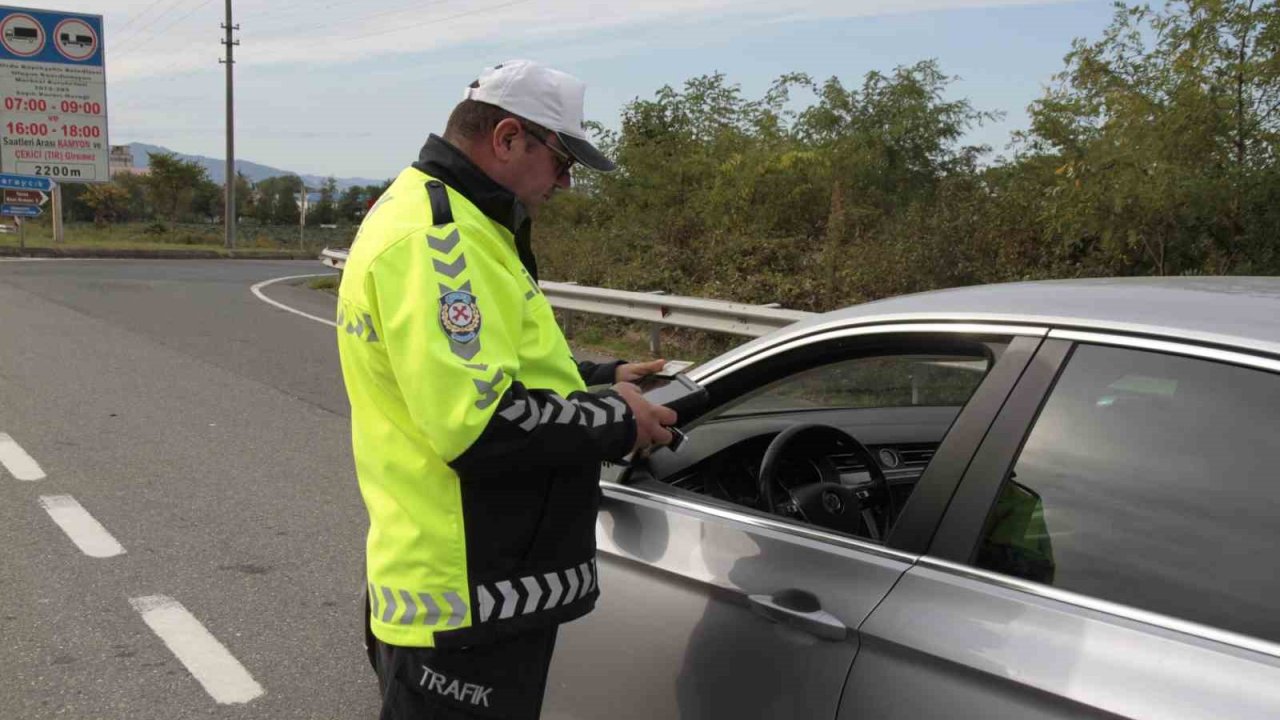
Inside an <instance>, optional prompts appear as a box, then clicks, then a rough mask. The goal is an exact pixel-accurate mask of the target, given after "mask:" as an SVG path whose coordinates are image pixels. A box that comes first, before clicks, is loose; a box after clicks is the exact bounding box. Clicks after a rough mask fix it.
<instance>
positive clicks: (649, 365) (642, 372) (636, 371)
mask: <svg viewBox="0 0 1280 720" xmlns="http://www.w3.org/2000/svg"><path fill="white" fill-rule="evenodd" d="M666 364H667V361H666V360H651V361H650V362H646V363H626V364H625V365H619V366H618V368H617V369H616V370H614V371H613V381H614V382H620V383H621V382H625V383H633V382H638V381H640V380H642V379H644V378H646V377H648V376H650V375H652V374H654V373H656V372H658V371H659V370H661V369H662V366H663V365H666Z"/></svg>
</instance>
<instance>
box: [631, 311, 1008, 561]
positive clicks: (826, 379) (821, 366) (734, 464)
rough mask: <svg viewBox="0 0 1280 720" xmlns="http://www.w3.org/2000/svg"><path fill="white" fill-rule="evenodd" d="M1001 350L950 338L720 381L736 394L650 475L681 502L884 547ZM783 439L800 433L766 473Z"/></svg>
mask: <svg viewBox="0 0 1280 720" xmlns="http://www.w3.org/2000/svg"><path fill="white" fill-rule="evenodd" d="M1007 347H1008V339H1007V338H994V337H992V338H956V337H954V336H951V335H945V336H940V337H928V336H912V337H909V338H898V337H895V338H892V339H891V340H886V339H885V338H884V337H876V338H870V339H867V338H859V339H858V341H857V342H856V343H855V342H846V341H843V340H842V342H841V344H829V345H825V346H814V347H809V348H803V349H801V350H798V351H794V352H793V353H792V354H790V355H786V356H782V357H781V358H779V359H778V360H777V361H776V362H774V363H769V364H762V365H761V366H757V367H752V368H749V369H748V370H747V371H746V372H744V373H743V374H742V375H740V376H739V377H735V378H731V379H730V380H728V381H722V382H725V383H726V384H728V385H730V386H732V390H733V391H736V392H737V393H738V394H737V395H736V396H735V397H734V398H733V399H732V400H727V401H725V403H724V404H722V405H720V406H719V407H715V408H714V409H713V410H711V411H709V412H707V413H706V414H704V415H702V416H701V417H699V418H697V419H696V420H695V421H694V422H692V423H690V424H689V425H687V426H685V431H686V432H687V434H688V441H687V442H686V443H685V445H684V447H683V448H682V449H681V450H680V451H679V452H677V453H670V452H659V453H655V454H654V455H653V456H651V457H650V458H649V464H648V467H647V469H648V470H649V471H651V472H652V476H653V477H654V478H655V480H656V481H658V482H659V483H662V484H665V485H666V486H669V487H671V488H675V489H676V490H677V491H681V492H684V493H690V494H696V495H699V496H704V497H707V498H709V499H711V500H714V501H717V502H719V503H722V504H732V505H735V506H739V507H743V508H747V509H750V510H753V511H758V512H762V513H768V514H770V515H773V516H775V517H779V518H782V519H784V520H788V521H792V522H797V523H803V524H809V525H816V526H819V527H822V528H823V529H826V530H830V531H835V532H840V533H845V534H850V535H855V536H858V537H861V538H864V539H869V540H872V541H875V542H883V541H884V538H886V537H888V535H889V532H890V531H891V530H892V528H893V526H894V524H895V522H896V521H897V519H898V517H899V516H900V514H901V512H902V510H903V508H904V507H906V503H907V500H908V499H909V498H910V495H911V494H912V492H913V490H914V488H915V485H916V483H917V482H918V481H919V479H920V477H921V475H922V474H923V473H924V471H925V469H926V468H927V467H928V465H929V464H930V462H932V458H933V456H934V454H935V453H936V451H937V449H938V447H939V446H940V444H941V443H942V441H943V439H944V437H945V436H946V434H947V432H948V431H949V429H950V428H951V426H952V424H953V423H954V422H955V419H956V417H957V416H958V415H959V413H960V412H961V409H962V408H963V407H964V405H965V404H966V403H967V402H968V401H969V398H970V397H971V396H972V395H973V393H974V392H975V390H976V389H977V388H978V386H979V385H980V384H981V383H982V381H983V379H984V378H986V376H987V374H988V373H989V372H990V369H991V368H992V367H993V366H994V364H995V362H996V359H998V358H999V357H1000V356H1001V355H1002V353H1003V352H1004V350H1005V349H1006V348H1007ZM711 391H712V394H713V395H715V394H716V393H717V392H726V391H725V390H724V389H723V386H722V387H713V388H712V389H711ZM788 429H794V430H796V431H797V432H793V433H790V434H788V436H787V439H786V443H787V444H786V445H785V446H783V447H782V449H779V450H775V452H774V453H773V454H772V455H770V456H769V457H770V458H771V459H770V463H771V464H770V465H766V464H765V457H766V454H767V452H768V450H769V448H770V447H771V446H773V445H774V443H775V442H777V441H778V438H779V437H781V436H782V434H783V432H784V431H786V430H788ZM800 430H803V433H799V434H798V436H797V433H798V431H800ZM848 437H852V438H853V439H854V440H856V441H857V442H859V443H860V444H861V445H862V446H863V447H864V448H865V450H866V452H865V453H864V452H862V451H858V450H856V448H855V447H854V446H852V445H851V444H850V443H849V442H848V441H847V438H848ZM766 468H767V469H768V470H769V472H766Z"/></svg>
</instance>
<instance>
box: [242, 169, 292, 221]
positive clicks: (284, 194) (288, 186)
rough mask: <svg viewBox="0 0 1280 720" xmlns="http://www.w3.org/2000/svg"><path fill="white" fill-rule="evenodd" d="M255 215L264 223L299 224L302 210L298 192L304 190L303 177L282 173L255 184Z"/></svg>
mask: <svg viewBox="0 0 1280 720" xmlns="http://www.w3.org/2000/svg"><path fill="white" fill-rule="evenodd" d="M254 189H255V193H256V203H255V206H254V210H255V217H256V218H257V220H258V222H259V223H261V224H263V225H297V224H298V220H299V214H300V211H299V209H298V201H297V200H296V199H295V197H294V196H295V195H296V194H297V193H300V192H302V178H300V177H298V176H297V175H281V176H278V177H271V178H267V179H265V180H261V181H259V182H258V184H257V185H256V186H255V188H254Z"/></svg>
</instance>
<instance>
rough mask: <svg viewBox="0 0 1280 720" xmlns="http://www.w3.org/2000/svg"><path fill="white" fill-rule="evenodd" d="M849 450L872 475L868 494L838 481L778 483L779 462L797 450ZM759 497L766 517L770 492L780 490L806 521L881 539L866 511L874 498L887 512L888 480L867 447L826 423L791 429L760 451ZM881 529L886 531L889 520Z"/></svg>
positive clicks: (773, 509) (773, 502) (774, 505)
mask: <svg viewBox="0 0 1280 720" xmlns="http://www.w3.org/2000/svg"><path fill="white" fill-rule="evenodd" d="M833 449H834V450H846V451H848V452H851V453H852V454H853V455H854V457H856V458H857V459H858V460H859V461H861V462H862V464H863V465H864V466H865V467H866V469H867V473H868V474H869V475H870V476H871V483H872V485H873V490H871V491H868V490H867V489H866V487H865V486H864V487H849V486H847V485H842V484H840V483H838V482H826V481H819V482H813V483H809V484H806V485H802V486H800V487H795V488H789V487H787V486H786V485H783V484H782V483H780V482H778V480H779V478H778V474H779V468H780V467H781V465H782V459H783V458H784V457H786V456H787V455H788V454H791V453H795V452H796V451H798V450H803V451H805V453H806V454H808V455H811V456H812V455H819V454H829V453H830V452H831V451H832V450H833ZM759 478H760V480H759V481H760V496H761V497H762V498H764V501H765V505H766V507H767V509H768V510H769V512H770V513H774V514H776V513H777V512H778V505H779V503H778V501H777V499H775V496H774V493H775V488H782V489H783V490H784V491H786V493H787V494H788V495H789V496H790V503H789V507H791V508H794V510H795V511H796V513H797V514H799V515H800V517H801V519H803V520H805V521H806V522H809V523H813V524H814V525H819V526H821V527H826V528H831V529H833V530H839V531H842V532H848V533H852V534H855V535H861V536H864V537H870V538H871V539H872V540H876V541H879V540H882V539H883V537H882V533H881V528H880V527H879V526H878V524H877V522H876V518H875V515H874V514H873V513H872V512H871V507H872V505H874V504H876V502H877V499H876V498H875V497H874V496H875V495H881V498H882V501H883V502H884V503H885V504H886V506H887V507H889V508H890V510H891V509H892V505H891V504H892V502H893V500H892V496H891V495H890V494H889V480H888V478H886V477H885V475H884V471H883V470H881V469H880V465H879V463H877V462H876V459H875V457H873V456H872V455H871V451H870V450H867V447H866V446H865V445H863V444H862V443H860V442H858V440H857V439H856V438H854V437H853V436H852V435H850V434H849V433H847V432H845V431H843V430H841V429H839V428H834V427H831V426H830V425H816V424H805V425H793V426H791V427H789V428H787V429H786V430H783V431H782V432H780V433H778V435H777V437H775V438H774V439H773V442H771V443H769V447H768V449H767V450H765V451H764V459H763V460H762V461H761V462H760V475H759ZM885 525H886V527H885V528H884V529H886V530H887V529H888V528H887V525H888V517H887V516H886V518H885Z"/></svg>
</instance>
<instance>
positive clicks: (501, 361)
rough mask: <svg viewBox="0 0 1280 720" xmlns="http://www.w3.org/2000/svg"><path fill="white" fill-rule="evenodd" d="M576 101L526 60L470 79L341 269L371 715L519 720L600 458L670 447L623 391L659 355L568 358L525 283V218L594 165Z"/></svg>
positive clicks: (586, 577)
mask: <svg viewBox="0 0 1280 720" xmlns="http://www.w3.org/2000/svg"><path fill="white" fill-rule="evenodd" d="M584 94H585V86H584V85H583V84H582V82H580V81H579V80H577V79H576V78H574V77H572V76H571V75H567V74H565V73H562V72H559V71H556V70H552V69H550V68H547V67H544V66H542V65H539V64H537V63H533V62H529V61H513V62H507V63H503V64H501V65H498V66H496V67H493V68H488V69H486V70H484V71H483V72H482V73H481V75H480V77H479V79H478V80H476V81H475V82H473V83H471V85H470V87H469V88H467V90H466V92H465V95H464V100H463V101H462V102H461V103H460V104H459V105H458V106H457V107H456V108H455V109H454V110H453V113H452V114H451V115H450V117H449V121H448V125H447V127H446V129H445V133H444V137H443V138H441V137H437V136H435V135H432V136H431V137H430V138H429V139H428V140H427V143H426V145H425V146H424V147H423V148H422V152H421V154H420V155H419V158H418V161H417V162H416V163H414V164H413V165H412V166H411V167H409V168H407V169H405V170H404V171H403V172H401V173H400V176H399V177H398V178H397V179H396V180H395V182H394V183H393V184H392V185H391V187H390V188H388V189H387V191H386V192H385V193H383V195H382V197H381V198H379V200H378V202H377V203H376V204H375V205H374V206H373V207H372V208H370V210H369V214H368V215H367V216H366V218H365V220H364V223H363V224H362V225H361V228H360V232H359V234H358V235H357V237H356V241H355V243H354V244H353V246H352V248H351V253H350V257H349V259H348V260H347V263H346V267H345V270H344V273H343V279H342V285H341V288H340V291H339V302H338V349H339V353H340V356H341V360H342V373H343V378H344V380H345V383H346V388H347V394H348V397H349V398H350V401H351V427H352V449H353V451H354V455H355V463H356V474H357V476H358V478H359V482H360V491H361V494H362V495H363V498H364V502H365V506H366V508H367V509H368V512H369V521H370V522H369V535H368V540H367V544H366V557H367V562H366V566H367V587H366V591H367V593H368V595H367V601H368V611H369V612H368V616H367V617H368V626H367V635H369V636H370V637H369V650H370V659H371V661H373V663H374V667H375V668H376V670H377V672H378V679H379V685H380V688H381V690H382V696H383V706H382V717H383V718H472V717H484V718H536V717H537V716H538V714H539V711H540V708H541V704H542V696H543V689H544V686H545V683H546V676H547V669H548V665H549V663H550V659H551V652H552V648H553V647H554V645H555V639H556V630H557V627H558V626H559V624H560V623H563V622H567V621H569V620H573V619H575V618H578V617H581V616H583V615H585V614H586V613H588V612H590V611H591V609H592V607H593V606H594V604H595V601H596V597H597V596H598V594H599V590H598V587H597V573H596V564H595V519H596V510H597V507H598V503H599V497H600V490H599V485H598V482H599V465H600V462H601V461H603V460H611V459H617V458H620V457H623V456H625V455H626V454H627V453H630V452H633V451H636V450H642V449H644V448H647V447H649V446H651V445H655V444H656V445H662V444H666V443H668V442H670V440H671V435H670V433H669V432H668V431H667V430H666V429H665V426H670V425H672V424H674V423H675V420H676V418H675V413H673V412H672V411H671V410H670V409H668V408H665V407H661V406H655V405H651V404H650V403H648V402H646V401H645V399H644V398H643V397H642V396H641V394H640V392H639V390H638V389H637V388H636V387H635V386H634V385H632V384H630V382H628V381H632V380H636V379H639V378H640V377H642V376H643V375H645V374H648V373H652V372H654V371H656V370H657V369H658V368H660V367H661V361H656V362H654V363H649V364H624V363H609V364H604V365H596V364H593V363H577V362H575V360H574V359H573V356H572V353H571V351H570V349H569V346H568V344H567V343H566V342H565V339H564V335H563V333H562V332H561V331H560V328H559V327H558V326H557V324H556V320H555V317H554V315H553V313H552V310H551V306H550V304H549V303H548V301H547V299H546V297H544V296H543V294H542V292H541V291H540V290H539V287H538V283H537V278H538V266H537V263H536V261H535V259H534V256H533V251H532V248H531V247H530V235H529V233H530V223H531V220H532V218H533V217H534V216H535V215H536V214H537V212H538V209H539V208H540V207H541V206H542V204H543V203H544V202H546V201H547V200H548V199H550V198H551V196H552V195H553V194H554V193H555V192H556V191H557V190H558V189H560V188H567V187H569V184H570V170H571V168H572V167H573V166H574V165H575V164H581V165H583V166H585V167H588V168H591V169H593V170H600V171H610V170H612V169H614V164H613V163H612V162H610V161H609V160H608V159H607V158H606V157H605V156H604V155H603V154H601V153H600V151H599V150H597V149H596V148H595V147H593V146H592V145H591V143H590V142H588V141H587V139H586V137H585V133H584V131H583V118H582V104H583V97H584ZM608 383H616V384H614V385H613V386H612V387H611V388H610V389H606V390H601V391H597V392H587V391H586V388H587V386H588V385H596V384H608Z"/></svg>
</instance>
